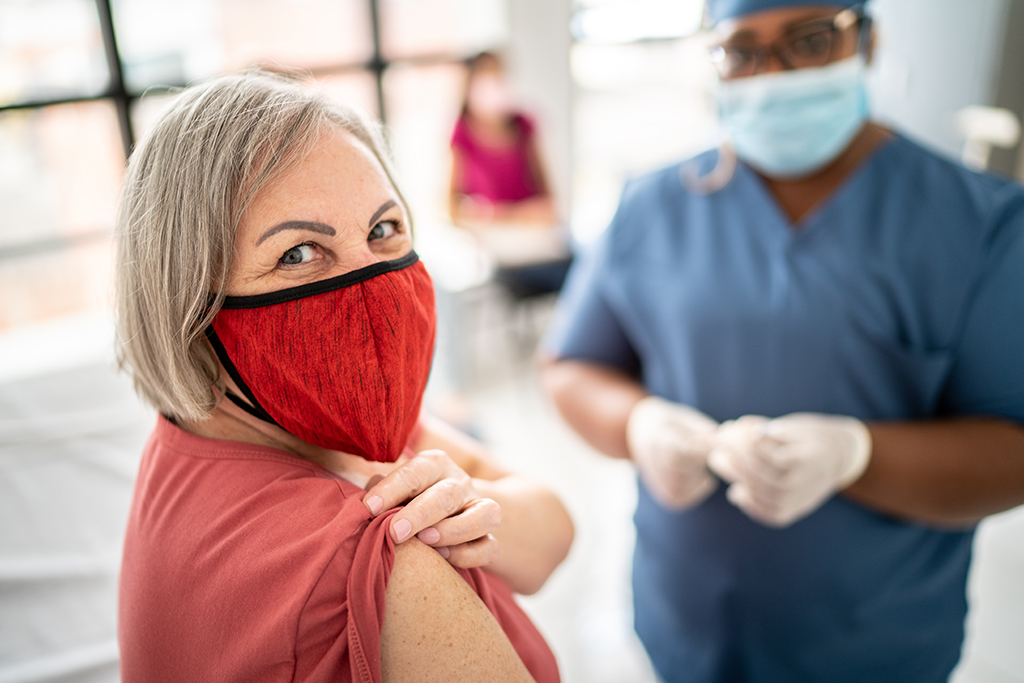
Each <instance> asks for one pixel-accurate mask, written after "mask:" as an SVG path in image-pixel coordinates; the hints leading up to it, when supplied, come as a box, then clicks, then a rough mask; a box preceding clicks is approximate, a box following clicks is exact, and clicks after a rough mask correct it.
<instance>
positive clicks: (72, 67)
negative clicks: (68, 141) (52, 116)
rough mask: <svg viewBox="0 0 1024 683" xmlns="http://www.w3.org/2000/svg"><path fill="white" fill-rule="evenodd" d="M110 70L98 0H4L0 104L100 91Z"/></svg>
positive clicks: (1, 9) (0, 30)
mask: <svg viewBox="0 0 1024 683" xmlns="http://www.w3.org/2000/svg"><path fill="white" fill-rule="evenodd" d="M109 77H110V72H109V69H108V67H107V61H106V57H105V56H104V52H103V36H102V35H101V33H100V24H99V17H98V16H97V14H96V3H95V2H93V1H92V0H0V104H13V103H16V102H32V101H40V100H44V99H58V98H63V97H78V96H89V95H97V94H100V93H102V92H103V91H104V90H106V88H107V84H108V82H109Z"/></svg>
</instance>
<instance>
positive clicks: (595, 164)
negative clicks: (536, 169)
mask: <svg viewBox="0 0 1024 683" xmlns="http://www.w3.org/2000/svg"><path fill="white" fill-rule="evenodd" d="M702 9H703V0H581V1H579V2H577V6H576V10H575V12H574V14H573V19H572V26H571V29H572V35H573V40H574V42H573V47H572V53H571V61H572V63H571V68H572V77H573V81H574V83H575V101H574V112H573V169H572V175H573V188H572V206H573V232H574V234H575V235H576V237H577V239H579V240H580V241H582V242H588V241H590V240H592V239H593V238H594V237H596V236H597V235H598V234H599V233H600V232H601V231H602V230H604V228H605V227H606V226H607V225H608V223H609V221H610V220H611V218H612V215H613V214H614V211H615V208H616V206H617V205H618V199H619V195H620V194H621V191H622V184H623V183H624V181H625V179H626V178H627V177H628V176H631V175H636V174H638V173H642V172H644V171H648V170H651V169H654V168H657V167H658V166H661V165H663V164H668V163H671V162H673V161H677V160H679V159H682V158H685V157H687V156H691V155H693V154H694V153H696V152H698V151H701V150H703V149H708V148H710V147H713V146H714V145H715V144H716V143H717V140H718V137H717V135H718V134H717V123H716V116H715V106H714V99H713V90H712V88H713V86H714V83H715V74H714V70H713V68H712V66H711V63H710V61H709V60H708V59H707V55H706V52H705V48H704V45H703V42H702V37H701V36H700V35H699V34H698V33H697V32H698V30H699V29H700V26H701V13H702Z"/></svg>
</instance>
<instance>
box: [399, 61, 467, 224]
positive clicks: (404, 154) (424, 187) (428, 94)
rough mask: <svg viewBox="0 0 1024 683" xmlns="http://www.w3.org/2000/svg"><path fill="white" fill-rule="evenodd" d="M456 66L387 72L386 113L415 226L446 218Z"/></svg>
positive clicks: (457, 96) (461, 73)
mask: <svg viewBox="0 0 1024 683" xmlns="http://www.w3.org/2000/svg"><path fill="white" fill-rule="evenodd" d="M464 79H465V69H464V67H463V66H462V65H461V64H444V65H439V66H430V67H401V68H392V69H389V70H388V71H387V72H386V73H385V77H384V95H385V98H386V99H385V102H386V103H387V107H388V127H389V128H390V130H391V140H392V147H393V149H394V154H395V163H396V165H397V167H398V168H397V170H398V177H399V181H400V182H401V183H402V191H403V192H404V193H405V195H406V198H407V199H408V200H409V203H410V204H412V209H413V212H414V214H415V219H416V220H417V221H420V222H429V221H431V220H434V219H438V218H440V217H442V216H446V214H447V193H448V176H449V170H448V169H449V168H450V166H449V163H450V162H449V152H448V141H449V140H450V139H451V135H452V129H453V127H454V126H455V119H456V118H457V117H458V113H459V107H460V104H461V98H462V88H463V81H464Z"/></svg>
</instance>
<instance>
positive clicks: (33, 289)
mask: <svg viewBox="0 0 1024 683" xmlns="http://www.w3.org/2000/svg"><path fill="white" fill-rule="evenodd" d="M112 262H113V245H112V244H111V240H110V238H109V237H107V238H104V239H101V240H97V241H93V242H90V243H88V244H84V245H81V246H78V247H74V248H71V249H60V250H57V251H47V252H41V253H36V254H29V255H22V256H14V257H10V256H7V257H5V256H3V255H2V252H0V292H4V296H2V297H0V330H6V329H9V328H12V327H17V326H19V325H25V324H28V323H32V322H38V321H42V320H47V319H51V318H58V317H63V316H67V315H71V314H74V313H81V312H84V311H99V310H105V309H108V308H109V301H110V293H111V264H112Z"/></svg>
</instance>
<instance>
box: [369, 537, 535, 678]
mask: <svg viewBox="0 0 1024 683" xmlns="http://www.w3.org/2000/svg"><path fill="white" fill-rule="evenodd" d="M380 653H381V665H382V668H383V673H384V681H386V682H388V683H392V682H393V683H404V682H406V681H410V682H412V681H415V682H417V683H433V682H435V681H437V682H438V683H440V682H441V681H444V682H448V681H465V682H467V683H470V682H473V681H480V682H481V683H484V682H486V683H493V681H495V680H498V681H513V682H514V681H522V682H530V681H533V678H531V676H530V674H529V672H528V671H527V670H526V667H525V666H524V665H523V662H522V660H520V659H519V655H518V654H516V651H515V649H514V648H513V647H512V643H510V642H509V640H508V637H507V636H506V635H505V633H504V631H502V630H501V626H499V625H498V622H497V621H496V620H495V619H494V617H493V616H492V615H491V612H490V611H489V610H488V609H487V606H486V605H484V603H483V602H482V601H481V600H480V598H479V597H478V596H477V595H476V593H474V592H473V590H472V589H471V588H470V587H469V585H468V584H467V583H466V582H465V581H463V579H462V577H461V576H459V575H458V573H456V571H455V570H454V569H452V567H451V566H450V565H449V564H448V563H447V562H446V561H445V560H444V559H443V558H442V557H441V556H440V555H438V554H437V551H435V550H434V549H433V548H430V547H428V546H426V545H424V544H422V543H420V542H419V541H417V540H416V539H412V540H410V541H407V542H406V543H403V544H402V545H399V546H396V548H395V566H394V568H393V570H392V572H391V579H390V580H389V582H388V588H387V593H386V602H385V609H384V626H383V629H382V631H381V639H380Z"/></svg>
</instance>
